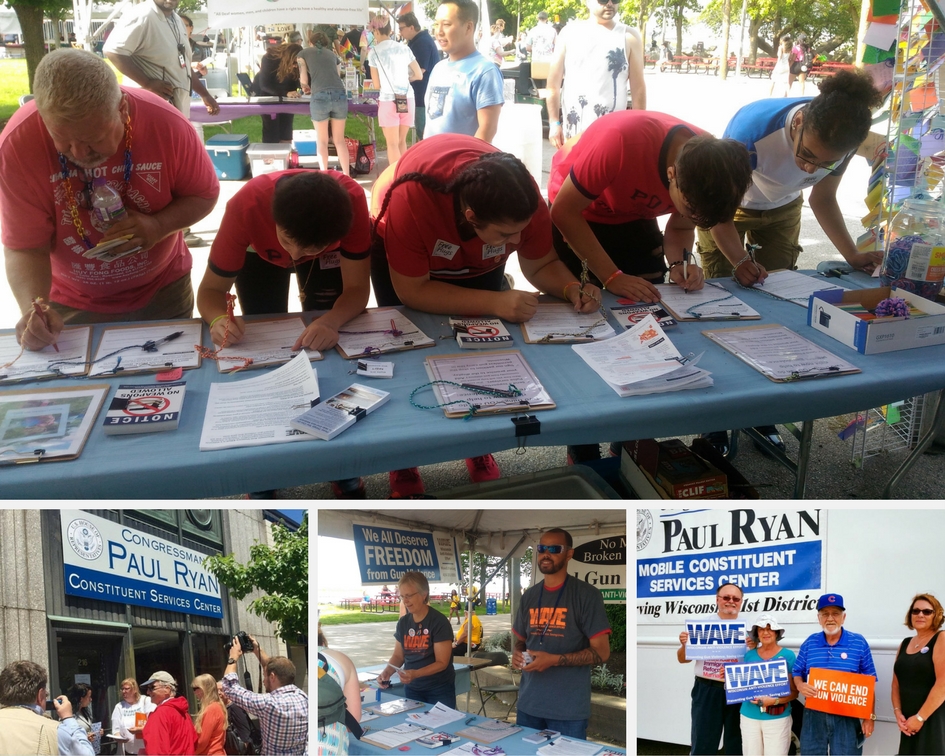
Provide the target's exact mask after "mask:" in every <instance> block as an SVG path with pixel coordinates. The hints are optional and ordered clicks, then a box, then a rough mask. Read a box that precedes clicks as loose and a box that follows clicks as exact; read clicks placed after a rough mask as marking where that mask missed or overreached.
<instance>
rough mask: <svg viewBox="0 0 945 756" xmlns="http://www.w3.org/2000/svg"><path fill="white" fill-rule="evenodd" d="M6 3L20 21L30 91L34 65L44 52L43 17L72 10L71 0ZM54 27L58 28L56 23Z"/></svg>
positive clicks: (12, 1)
mask: <svg viewBox="0 0 945 756" xmlns="http://www.w3.org/2000/svg"><path fill="white" fill-rule="evenodd" d="M6 4H7V5H8V6H11V7H12V8H13V11H14V12H15V13H16V19H17V21H19V22H20V29H22V31H23V49H24V52H25V53H26V73H27V76H28V77H29V82H30V92H32V91H33V76H34V75H35V74H36V66H38V65H39V61H41V60H42V59H43V56H44V55H45V54H46V40H45V38H44V34H43V17H44V16H49V17H50V18H53V19H59V18H62V16H63V14H64V13H65V12H66V11H68V10H72V0H68V2H66V1H65V0H7V3H6ZM56 28H58V24H57V25H56ZM57 42H58V40H57Z"/></svg>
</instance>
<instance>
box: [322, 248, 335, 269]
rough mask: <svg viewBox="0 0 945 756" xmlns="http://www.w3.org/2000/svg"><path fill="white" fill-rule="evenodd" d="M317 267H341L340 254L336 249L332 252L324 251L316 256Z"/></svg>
mask: <svg viewBox="0 0 945 756" xmlns="http://www.w3.org/2000/svg"><path fill="white" fill-rule="evenodd" d="M318 267H319V269H320V270H328V269H329V268H340V267H341V254H340V253H339V252H338V250H335V251H334V252H325V253H324V254H323V255H321V256H320V257H319V258H318Z"/></svg>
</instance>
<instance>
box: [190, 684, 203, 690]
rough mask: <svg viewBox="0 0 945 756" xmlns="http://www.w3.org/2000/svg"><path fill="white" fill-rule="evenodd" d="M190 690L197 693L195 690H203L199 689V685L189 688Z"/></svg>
mask: <svg viewBox="0 0 945 756" xmlns="http://www.w3.org/2000/svg"><path fill="white" fill-rule="evenodd" d="M191 690H193V691H197V690H203V688H201V687H200V686H199V685H194V686H193V687H192V688H191Z"/></svg>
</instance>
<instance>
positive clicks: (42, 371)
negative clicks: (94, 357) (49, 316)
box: [0, 325, 92, 385]
mask: <svg viewBox="0 0 945 756" xmlns="http://www.w3.org/2000/svg"><path fill="white" fill-rule="evenodd" d="M73 339H75V340H76V341H78V342H79V345H77V346H76V347H73V349H72V351H71V352H70V353H65V352H63V351H62V349H60V351H59V352H57V351H56V350H55V349H54V348H53V347H52V346H47V347H44V348H43V349H40V350H39V351H37V352H30V351H26V350H24V351H23V352H22V353H20V345H19V344H17V342H16V331H15V330H12V329H11V330H5V331H0V355H2V356H0V365H3V364H7V363H9V362H10V361H11V360H8V359H6V357H7V356H8V355H11V354H13V353H17V354H20V356H19V357H16V358H15V361H13V364H12V365H10V367H8V368H0V385H9V384H14V383H26V382H29V381H43V380H49V379H51V378H63V377H68V378H79V377H81V376H83V375H88V372H89V354H90V353H91V350H92V327H91V326H87V325H82V326H67V327H66V328H63V329H62V332H61V333H60V334H59V339H58V341H59V342H62V343H60V347H65V346H66V345H67V344H70V343H71V342H72V340H73ZM7 347H9V349H8V348H7ZM43 362H45V364H46V367H45V368H44V367H43V365H42V363H43ZM57 363H61V370H62V374H60V373H56V372H52V371H51V370H50V369H49V366H51V365H55V364H57Z"/></svg>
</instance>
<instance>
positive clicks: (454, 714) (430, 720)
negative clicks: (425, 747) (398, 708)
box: [407, 702, 466, 728]
mask: <svg viewBox="0 0 945 756" xmlns="http://www.w3.org/2000/svg"><path fill="white" fill-rule="evenodd" d="M465 716H466V713H465V712H462V711H456V709H451V708H450V707H449V706H447V705H446V704H443V703H440V702H437V703H436V705H435V706H434V707H433V708H432V709H428V710H427V711H420V712H416V713H414V714H408V715H407V719H409V720H410V721H411V722H416V723H417V724H421V725H423V726H424V727H433V728H437V727H442V726H443V725H447V724H449V723H450V722H455V721H456V720H457V719H462V718H463V717H465Z"/></svg>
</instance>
